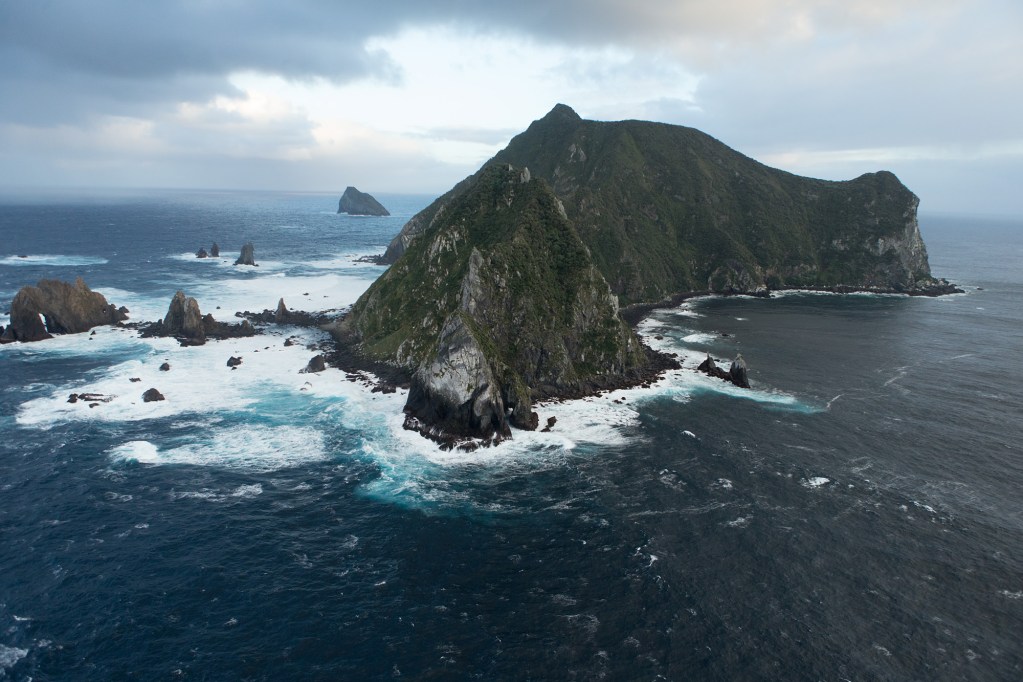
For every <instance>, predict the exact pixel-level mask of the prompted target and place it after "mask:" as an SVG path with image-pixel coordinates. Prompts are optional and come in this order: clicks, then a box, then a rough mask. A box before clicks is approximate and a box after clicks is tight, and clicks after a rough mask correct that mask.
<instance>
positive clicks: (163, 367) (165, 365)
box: [160, 362, 170, 372]
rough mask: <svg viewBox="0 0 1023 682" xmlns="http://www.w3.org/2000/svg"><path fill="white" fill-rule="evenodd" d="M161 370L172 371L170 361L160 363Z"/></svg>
mask: <svg viewBox="0 0 1023 682" xmlns="http://www.w3.org/2000/svg"><path fill="white" fill-rule="evenodd" d="M160 371H161V372H169V371H170V363H169V362H165V363H163V364H162V365H160Z"/></svg>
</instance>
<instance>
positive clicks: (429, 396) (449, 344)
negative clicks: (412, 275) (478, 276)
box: [405, 316, 511, 440]
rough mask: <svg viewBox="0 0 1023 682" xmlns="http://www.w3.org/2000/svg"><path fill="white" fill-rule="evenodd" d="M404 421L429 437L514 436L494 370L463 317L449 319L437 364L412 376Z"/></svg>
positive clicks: (441, 335)
mask: <svg viewBox="0 0 1023 682" xmlns="http://www.w3.org/2000/svg"><path fill="white" fill-rule="evenodd" d="M405 415H406V417H405V426H406V428H409V429H412V430H415V431H419V432H421V433H423V435H426V436H430V435H435V436H444V435H446V434H458V435H460V436H475V437H479V438H487V439H490V438H493V439H494V440H502V439H504V438H507V437H509V436H511V430H510V429H509V427H508V420H507V418H506V416H505V410H504V400H503V399H502V397H501V392H500V390H499V388H498V384H497V381H496V380H495V378H494V375H493V373H492V371H491V368H490V364H489V363H488V362H487V358H486V355H484V353H483V351H482V349H481V348H480V346H479V344H478V342H477V341H476V338H475V337H474V336H473V334H472V332H471V331H470V330H469V329H468V328H467V327H466V326H465V324H464V323H463V322H462V318H461V317H460V316H452V317H450V318H449V319H448V322H447V324H446V325H445V326H444V329H443V330H442V331H441V334H440V339H439V340H438V346H437V352H436V354H435V355H434V357H433V360H432V361H431V362H430V363H429V364H428V365H426V366H424V367H422V368H421V369H419V370H418V371H417V372H416V373H415V374H414V375H413V377H412V385H411V388H410V390H409V396H408V400H407V402H406V404H405Z"/></svg>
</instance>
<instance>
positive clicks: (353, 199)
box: [337, 186, 391, 216]
mask: <svg viewBox="0 0 1023 682" xmlns="http://www.w3.org/2000/svg"><path fill="white" fill-rule="evenodd" d="M337 212H338V213H347V214H348V215H372V216H388V215H391V213H390V211H388V210H387V209H386V208H384V207H383V205H382V204H381V203H380V202H379V201H377V200H376V199H374V198H373V196H372V195H369V194H366V193H365V192H360V191H359V190H357V189H355V188H354V187H351V186H349V187H347V188H346V189H345V191H344V194H342V195H341V200H340V201H339V202H338V205H337Z"/></svg>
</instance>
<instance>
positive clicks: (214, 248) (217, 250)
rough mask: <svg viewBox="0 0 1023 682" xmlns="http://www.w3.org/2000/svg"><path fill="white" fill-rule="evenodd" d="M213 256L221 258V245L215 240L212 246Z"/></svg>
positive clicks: (211, 254)
mask: <svg viewBox="0 0 1023 682" xmlns="http://www.w3.org/2000/svg"><path fill="white" fill-rule="evenodd" d="M210 257H211V258H220V247H219V246H217V243H216V242H213V246H212V247H211V248H210Z"/></svg>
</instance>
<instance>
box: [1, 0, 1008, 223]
mask: <svg viewBox="0 0 1023 682" xmlns="http://www.w3.org/2000/svg"><path fill="white" fill-rule="evenodd" d="M559 102H560V103H564V104H567V105H569V106H571V107H572V108H573V109H575V110H576V112H578V113H579V114H580V115H581V116H582V117H583V118H588V119H596V120H621V119H644V120H654V121H661V122H666V123H674V124H680V125H687V126H692V127H695V128H698V129H700V130H703V131H704V132H706V133H709V134H710V135H713V136H714V137H716V138H717V139H719V140H721V141H722V142H724V143H725V144H727V145H729V146H730V147H732V148H734V149H737V150H738V151H740V152H742V153H744V154H746V155H747V156H751V157H753V158H755V159H757V160H759V161H761V162H763V163H766V164H768V165H771V166H774V167H778V168H783V169H785V170H788V171H791V172H793V173H798V174H801V175H810V176H813V177H821V178H826V179H832V180H842V179H850V178H853V177H856V176H858V175H860V174H862V173H865V172H872V171H876V170H880V169H888V170H891V171H893V172H894V173H896V175H898V176H899V177H900V178H901V179H902V181H903V182H904V183H905V184H906V185H907V186H909V187H910V189H912V190H913V191H914V192H916V194H917V195H918V196H919V197H920V199H921V207H920V210H921V212H924V211H931V212H936V213H961V214H990V215H1006V216H1023V191H1021V190H1023V2H1019V0H898V1H897V2H896V1H894V0H663V1H659V0H628V1H624V0H617V1H613V0H517V1H516V2H485V1H483V0H475V1H472V2H470V1H469V0H431V1H430V2H423V1H422V0H377V1H376V2H346V1H338V0H333V1H332V0H289V1H288V2H279V1H278V0H248V1H246V2H242V1H241V0H177V1H174V0H166V1H163V2H139V1H138V0H89V1H88V2H82V1H78V0H0V190H6V191H15V192H16V191H19V190H21V189H28V188H40V187H42V188H46V187H50V188H65V187H68V188H70V187H76V188H82V187H92V188H121V187H130V188H135V187H140V188H145V187H154V188H199V189H254V190H289V191H328V192H333V191H337V192H338V193H340V191H341V190H343V189H344V187H346V186H347V185H354V186H356V187H359V188H360V189H361V190H363V191H368V192H371V193H384V194H386V193H418V194H430V195H438V194H440V193H442V192H444V191H446V190H447V189H449V188H450V187H451V186H452V185H453V184H454V183H455V182H457V181H458V180H460V179H462V178H463V177H465V176H466V175H469V174H470V173H472V172H473V171H475V170H476V169H477V168H478V167H479V166H480V165H481V164H482V163H483V162H484V161H486V160H487V159H488V158H490V157H491V156H492V155H493V154H495V153H496V152H497V151H498V150H500V149H501V148H503V147H504V146H505V145H506V144H507V143H508V141H509V140H510V139H511V137H512V136H514V135H515V134H516V133H518V132H521V131H522V130H525V128H526V127H528V125H529V123H530V122H531V121H533V120H535V119H538V118H541V117H542V116H543V115H544V114H546V113H547V112H548V111H549V110H550V109H551V108H552V107H553V106H554V105H555V104H557V103H559Z"/></svg>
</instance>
